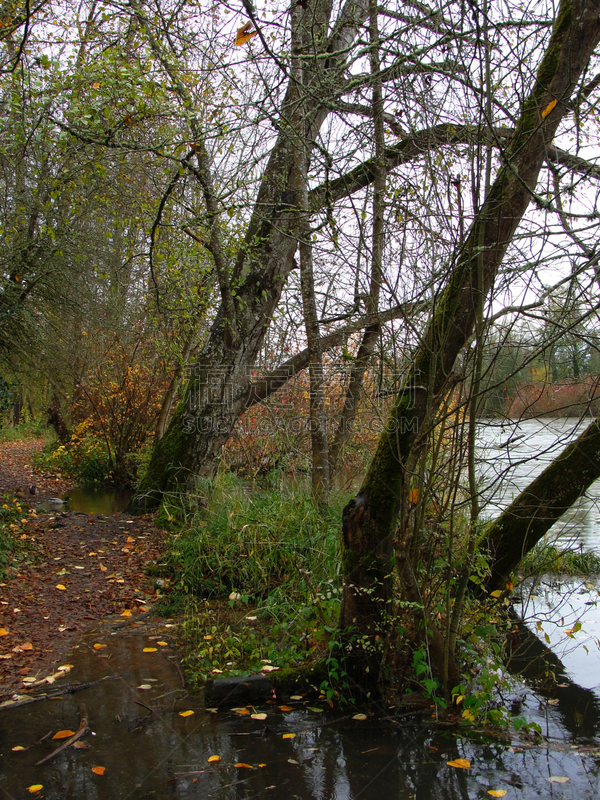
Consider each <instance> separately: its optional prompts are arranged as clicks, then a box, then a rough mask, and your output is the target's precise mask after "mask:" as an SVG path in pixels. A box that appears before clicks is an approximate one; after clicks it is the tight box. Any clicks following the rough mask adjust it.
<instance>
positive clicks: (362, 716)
mask: <svg viewBox="0 0 600 800" xmlns="http://www.w3.org/2000/svg"><path fill="white" fill-rule="evenodd" d="M366 718H367V715H366V714H355V715H354V716H353V717H352V719H358V720H361V721H362V720H363V719H366Z"/></svg>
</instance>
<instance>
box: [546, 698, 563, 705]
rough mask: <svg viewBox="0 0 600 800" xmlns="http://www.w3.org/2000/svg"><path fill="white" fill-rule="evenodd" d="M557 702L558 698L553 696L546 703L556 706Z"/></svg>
mask: <svg viewBox="0 0 600 800" xmlns="http://www.w3.org/2000/svg"><path fill="white" fill-rule="evenodd" d="M559 702H560V700H559V699H558V697H555V698H554V700H548V705H549V706H557V705H558V704H559Z"/></svg>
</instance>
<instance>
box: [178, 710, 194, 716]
mask: <svg viewBox="0 0 600 800" xmlns="http://www.w3.org/2000/svg"><path fill="white" fill-rule="evenodd" d="M193 713H194V712H193V711H180V712H179V716H180V717H191V716H192V714H193Z"/></svg>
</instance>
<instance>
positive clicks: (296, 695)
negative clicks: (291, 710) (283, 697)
mask: <svg viewBox="0 0 600 800" xmlns="http://www.w3.org/2000/svg"><path fill="white" fill-rule="evenodd" d="M290 700H302V695H299V694H293V695H292V696H291V697H290Z"/></svg>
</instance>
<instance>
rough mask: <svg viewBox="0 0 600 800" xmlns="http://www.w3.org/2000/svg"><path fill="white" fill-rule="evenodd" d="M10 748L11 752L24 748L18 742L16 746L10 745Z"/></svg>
mask: <svg viewBox="0 0 600 800" xmlns="http://www.w3.org/2000/svg"><path fill="white" fill-rule="evenodd" d="M11 750H12V751H13V753H16V752H18V751H19V750H25V748H24V747H23V746H22V745H20V744H18V745H17V746H16V747H12V748H11Z"/></svg>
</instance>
